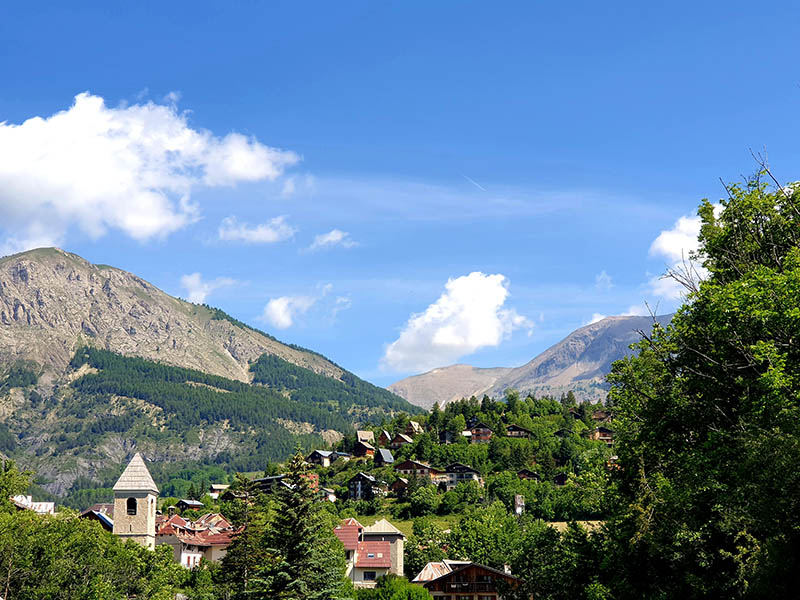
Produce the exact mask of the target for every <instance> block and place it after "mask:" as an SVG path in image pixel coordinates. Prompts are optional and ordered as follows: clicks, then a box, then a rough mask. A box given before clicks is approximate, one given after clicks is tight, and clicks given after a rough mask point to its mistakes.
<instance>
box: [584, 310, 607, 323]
mask: <svg viewBox="0 0 800 600" xmlns="http://www.w3.org/2000/svg"><path fill="white" fill-rule="evenodd" d="M606 316H607V315H601V314H600V313H594V314H592V318H591V319H589V320H588V321H586V322H585V323H584V325H591V324H592V323H597V322H598V321H602V320H603V319H605V318H606Z"/></svg>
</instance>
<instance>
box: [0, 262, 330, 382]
mask: <svg viewBox="0 0 800 600" xmlns="http://www.w3.org/2000/svg"><path fill="white" fill-rule="evenodd" d="M214 316H215V313H214V312H213V311H211V310H209V309H207V308H205V307H203V306H198V305H195V304H191V303H189V302H184V301H183V300H179V299H177V298H173V297H172V296H169V295H168V294H166V293H164V292H162V291H161V290H159V289H158V288H156V287H154V286H153V285H151V284H150V283H148V282H147V281H145V280H143V279H141V278H139V277H137V276H136V275H133V274H131V273H128V272H126V271H122V270H120V269H115V268H112V267H107V266H102V265H94V264H92V263H90V262H88V261H86V260H84V259H83V258H81V257H80V256H77V255H76V254H71V253H69V252H64V251H63V250H60V249H57V248H40V249H37V250H31V251H28V252H23V253H21V254H15V255H12V256H8V257H5V258H3V259H0V361H2V362H6V363H8V362H13V361H15V360H17V359H22V360H25V361H33V362H36V363H38V364H40V365H42V366H44V368H45V370H46V371H50V372H52V373H53V374H55V375H58V374H60V373H62V372H63V371H64V370H65V368H66V366H67V364H68V363H69V360H70V358H71V357H72V355H73V353H74V352H75V349H76V348H78V347H79V346H82V345H87V344H88V345H92V346H96V347H98V348H103V349H107V350H112V351H114V352H119V353H121V354H126V355H133V356H140V357H143V358H148V359H152V360H158V361H161V362H164V363H167V364H172V365H176V366H181V367H188V368H193V369H198V370H201V371H204V372H207V373H212V374H215V375H221V376H224V377H228V378H231V379H238V380H241V381H248V380H249V373H248V361H250V360H255V359H257V358H258V357H259V356H261V355H262V354H264V353H268V354H275V355H277V356H279V357H280V358H283V359H284V360H287V361H289V362H291V363H294V364H296V365H299V366H301V367H305V368H307V369H311V370H312V371H315V372H316V373H319V374H322V375H327V376H330V377H334V378H337V379H338V378H340V377H341V375H342V370H341V369H340V368H339V367H337V366H336V365H334V364H333V363H331V362H329V361H327V360H326V359H324V358H323V357H321V356H320V355H318V354H315V353H313V352H305V351H302V350H298V349H296V348H292V347H289V346H286V345H284V344H281V343H280V342H278V341H276V340H273V339H271V338H269V337H267V336H265V335H262V334H261V333H258V332H256V331H254V330H252V329H249V328H246V327H241V326H239V325H236V324H234V323H231V322H230V321H228V320H225V319H219V318H213V317H214Z"/></svg>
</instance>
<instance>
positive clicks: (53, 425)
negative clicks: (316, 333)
mask: <svg viewBox="0 0 800 600" xmlns="http://www.w3.org/2000/svg"><path fill="white" fill-rule="evenodd" d="M398 411H405V412H410V413H412V414H413V413H417V412H420V409H419V408H417V407H415V406H413V405H411V404H409V403H408V402H407V401H405V400H403V399H402V398H400V397H398V396H396V395H394V394H393V393H392V392H390V391H388V390H386V389H383V388H380V387H377V386H374V385H372V384H370V383H368V382H366V381H363V380H361V379H359V378H358V377H356V376H355V375H354V374H352V373H350V372H348V371H347V370H345V369H343V368H342V367H340V366H339V365H336V364H335V363H333V362H332V361H330V360H328V359H327V358H325V357H324V356H322V355H320V354H318V353H316V352H313V351H311V350H307V349H305V348H300V347H298V346H294V345H291V344H284V343H282V342H280V341H278V340H277V339H275V338H274V337H272V336H271V335H269V334H267V333H265V332H262V331H259V330H257V329H254V328H253V327H250V326H248V325H246V324H244V323H242V322H240V321H238V320H237V319H235V318H233V317H231V316H229V315H227V314H225V313H224V312H223V311H221V310H219V309H216V308H212V307H210V306H206V305H198V304H193V303H190V302H186V301H184V300H181V299H179V298H174V297H172V296H170V295H168V294H166V293H165V292H163V291H161V290H159V289H158V288H156V287H155V286H154V285H152V284H150V283H148V282H147V281H145V280H144V279H142V278H140V277H138V276H136V275H134V274H132V273H128V272H126V271H123V270H120V269H116V268H114V267H110V266H107V265H96V264H92V263H90V262H88V261H86V260H84V259H83V258H81V257H80V256H77V255H76V254H72V253H69V252H65V251H63V250H60V249H57V248H40V249H36V250H31V251H28V252H23V253H21V254H15V255H12V256H8V257H5V258H2V259H0V456H10V457H13V458H17V459H18V460H19V461H20V462H21V463H22V464H23V465H25V466H28V467H32V468H33V469H34V470H35V471H36V472H37V473H38V474H39V477H40V479H39V483H40V485H41V486H42V487H43V488H44V489H45V490H46V491H47V492H50V493H53V494H58V495H62V496H63V495H65V494H66V495H69V494H78V493H82V494H83V496H81V497H82V498H83V500H86V501H88V500H89V499H92V498H90V497H89V496H90V495H91V494H89V492H87V491H86V490H93V489H103V488H106V487H107V486H108V485H109V484H110V483H113V481H114V480H115V478H116V477H117V476H118V475H119V470H120V469H121V468H122V465H123V464H124V462H125V460H126V459H127V458H129V456H130V454H131V453H132V452H133V451H134V450H136V451H140V452H142V453H143V454H144V455H145V456H147V458H148V459H150V460H152V461H154V463H153V469H154V476H157V478H158V476H159V475H161V480H162V481H163V480H165V479H167V478H168V477H167V475H168V474H172V475H170V478H174V477H173V475H174V473H175V472H176V471H180V470H181V469H184V470H186V469H188V470H189V471H192V470H194V471H196V470H197V469H214V468H215V469H217V470H218V471H219V469H220V468H224V469H225V470H226V471H234V470H239V471H257V470H259V469H263V468H264V466H265V465H266V463H267V462H268V461H270V460H279V459H283V458H285V457H286V456H287V455H288V454H290V453H291V452H292V450H293V449H294V448H295V447H296V446H297V445H301V446H303V447H310V446H313V445H319V444H325V443H330V442H332V441H334V440H337V439H341V437H342V436H343V435H346V434H348V433H353V432H354V430H355V428H356V427H358V426H360V425H362V424H364V423H369V422H373V421H374V422H378V423H379V422H380V421H381V420H382V419H384V418H390V417H391V416H392V415H394V414H395V413H397V412H398ZM165 492H166V493H169V492H170V490H165ZM87 494H89V495H87ZM101 496H102V493H100V492H98V494H97V497H98V498H99V497H101Z"/></svg>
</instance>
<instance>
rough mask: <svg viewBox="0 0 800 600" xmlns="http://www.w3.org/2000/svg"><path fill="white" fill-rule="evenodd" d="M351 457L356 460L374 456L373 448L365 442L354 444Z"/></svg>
mask: <svg viewBox="0 0 800 600" xmlns="http://www.w3.org/2000/svg"><path fill="white" fill-rule="evenodd" d="M353 456H355V457H356V458H368V457H371V456H375V448H374V447H373V446H372V445H371V444H368V443H366V442H356V445H355V446H354V447H353Z"/></svg>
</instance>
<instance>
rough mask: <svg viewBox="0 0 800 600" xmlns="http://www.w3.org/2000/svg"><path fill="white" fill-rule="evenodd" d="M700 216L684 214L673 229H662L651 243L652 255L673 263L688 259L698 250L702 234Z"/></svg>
mask: <svg viewBox="0 0 800 600" xmlns="http://www.w3.org/2000/svg"><path fill="white" fill-rule="evenodd" d="M700 225H701V223H700V217H691V216H684V217H681V218H680V219H678V220H677V221H676V223H675V225H673V226H672V229H667V230H665V231H662V232H661V233H660V234H659V235H658V237H657V238H656V239H655V240H653V243H652V244H651V245H650V255H651V256H661V257H663V258H666V259H667V260H668V261H670V262H671V263H675V262H679V261H682V260H684V259H686V260H688V259H689V255H690V254H691V253H693V252H697V249H698V248H699V243H698V241H697V236H698V235H700Z"/></svg>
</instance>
